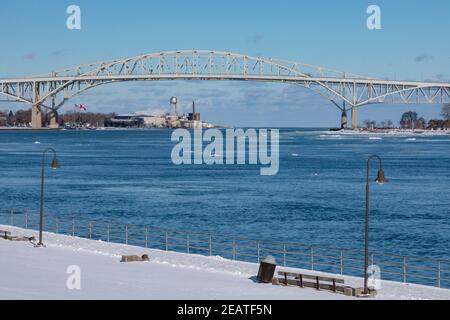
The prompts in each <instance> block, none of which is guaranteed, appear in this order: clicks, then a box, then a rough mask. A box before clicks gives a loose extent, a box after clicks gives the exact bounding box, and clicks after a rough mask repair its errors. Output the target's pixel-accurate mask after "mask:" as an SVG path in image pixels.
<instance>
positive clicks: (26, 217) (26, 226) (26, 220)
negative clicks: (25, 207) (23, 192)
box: [25, 211, 28, 230]
mask: <svg viewBox="0 0 450 320" xmlns="http://www.w3.org/2000/svg"><path fill="white" fill-rule="evenodd" d="M25 229H27V230H28V211H25Z"/></svg>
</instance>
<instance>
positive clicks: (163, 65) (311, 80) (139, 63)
mask: <svg viewBox="0 0 450 320" xmlns="http://www.w3.org/2000/svg"><path fill="white" fill-rule="evenodd" d="M163 80H165V81H169V80H218V81H219V80H226V81H267V82H281V83H291V84H296V85H299V86H302V87H305V88H308V89H311V90H313V91H315V92H317V93H318V94H320V95H321V96H323V97H324V98H325V99H327V100H329V101H331V102H333V103H334V104H335V105H336V106H337V107H338V108H340V109H341V110H342V111H343V112H344V113H345V107H344V106H345V105H348V106H349V107H351V109H352V127H353V128H356V126H357V109H358V108H359V107H361V106H364V105H367V104H376V103H390V104H444V103H450V83H440V82H416V81H396V80H384V79H375V78H370V77H365V76H360V75H356V74H351V73H345V72H340V71H336V70H332V69H327V68H322V67H318V66H313V65H308V64H304V63H297V62H289V61H282V60H274V59H270V58H261V57H251V56H247V55H242V54H237V53H231V52H222V51H208V50H183V51H171V52H160V53H153V54H146V55H140V56H135V57H130V58H126V59H121V60H113V61H107V62H100V63H95V64H88V65H82V66H78V67H75V68H70V69H65V70H61V71H58V72H52V73H50V74H45V75H39V76H33V77H27V78H21V79H0V94H2V95H3V96H6V98H7V99H8V100H11V101H18V102H23V103H28V104H30V105H32V110H33V112H32V115H33V116H32V125H33V128H36V129H38V128H41V124H42V113H43V112H44V111H45V110H47V112H49V114H50V117H51V123H52V124H53V125H55V124H56V116H57V111H58V109H59V108H61V107H62V106H63V105H64V104H65V103H66V102H67V101H68V100H69V99H71V98H73V97H74V96H76V95H79V94H81V93H83V92H85V91H87V90H89V89H92V88H95V87H97V86H100V85H104V84H110V83H115V82H126V81H163ZM52 120H53V122H52Z"/></svg>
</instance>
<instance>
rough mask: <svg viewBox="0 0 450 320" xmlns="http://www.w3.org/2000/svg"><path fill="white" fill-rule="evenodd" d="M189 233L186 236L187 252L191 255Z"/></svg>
mask: <svg viewBox="0 0 450 320" xmlns="http://www.w3.org/2000/svg"><path fill="white" fill-rule="evenodd" d="M189 240H190V239H189V233H188V234H187V235H186V252H187V253H188V254H189V253H191V250H190V247H189V245H190V244H189Z"/></svg>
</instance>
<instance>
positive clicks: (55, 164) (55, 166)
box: [37, 148, 60, 247]
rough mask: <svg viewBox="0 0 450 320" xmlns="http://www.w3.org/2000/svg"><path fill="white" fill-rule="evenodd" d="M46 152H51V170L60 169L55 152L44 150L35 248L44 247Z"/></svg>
mask: <svg viewBox="0 0 450 320" xmlns="http://www.w3.org/2000/svg"><path fill="white" fill-rule="evenodd" d="M48 152H53V160H52V164H51V168H52V169H53V170H56V169H58V168H60V165H59V162H58V159H57V158H56V151H55V150H54V149H52V148H48V149H46V150H45V151H44V152H43V153H42V174H41V206H40V216H39V242H38V244H37V247H44V243H43V242H42V232H43V229H44V180H45V155H46V154H47V153H48Z"/></svg>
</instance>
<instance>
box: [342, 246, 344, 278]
mask: <svg viewBox="0 0 450 320" xmlns="http://www.w3.org/2000/svg"><path fill="white" fill-rule="evenodd" d="M343 275H344V251H343V250H341V276H343Z"/></svg>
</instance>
